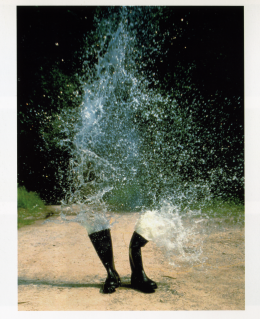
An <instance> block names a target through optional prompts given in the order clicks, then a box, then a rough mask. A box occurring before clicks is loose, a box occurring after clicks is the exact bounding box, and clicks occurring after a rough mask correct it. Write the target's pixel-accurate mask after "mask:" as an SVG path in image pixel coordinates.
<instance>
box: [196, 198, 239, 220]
mask: <svg viewBox="0 0 260 319" xmlns="http://www.w3.org/2000/svg"><path fill="white" fill-rule="evenodd" d="M202 214H205V215H208V216H209V217H212V218H215V219H222V220H223V221H225V222H226V223H233V224H240V225H243V224H244V221H245V205H244V203H242V202H241V201H238V200H234V199H230V200H225V201H222V200H220V199H215V200H213V201H212V202H211V203H210V204H208V205H207V206H205V207H204V208H203V209H202Z"/></svg>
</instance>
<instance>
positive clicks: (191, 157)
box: [61, 8, 216, 264]
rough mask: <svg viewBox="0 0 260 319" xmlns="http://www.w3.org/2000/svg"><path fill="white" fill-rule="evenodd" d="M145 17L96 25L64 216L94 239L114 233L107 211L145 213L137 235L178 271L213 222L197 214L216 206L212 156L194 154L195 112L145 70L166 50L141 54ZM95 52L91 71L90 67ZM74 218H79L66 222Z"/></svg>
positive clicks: (199, 138) (124, 13) (125, 16)
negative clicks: (139, 35)
mask: <svg viewBox="0 0 260 319" xmlns="http://www.w3.org/2000/svg"><path fill="white" fill-rule="evenodd" d="M149 10H150V9H149V8H147V9H144V8H122V9H120V10H118V11H117V12H113V11H111V12H110V13H109V14H108V17H107V18H105V17H102V16H101V17H99V18H96V25H97V30H96V32H95V36H96V41H95V44H94V45H93V46H92V47H90V48H89V50H88V52H86V61H85V64H84V65H85V70H86V77H85V78H83V79H82V83H83V85H84V90H85V97H84V102H83V104H82V105H81V106H80V112H79V113H80V116H79V119H78V121H77V123H76V125H74V127H73V133H72V132H69V133H70V136H72V138H68V139H64V140H62V141H61V143H63V144H66V143H69V145H70V147H71V160H70V167H69V173H70V183H69V185H70V188H69V189H68V190H67V195H66V198H65V199H64V200H63V201H62V215H61V216H62V220H63V221H69V222H71V221H74V222H79V223H80V224H82V225H83V226H84V227H85V228H86V229H87V231H88V233H89V234H91V233H93V232H96V231H99V230H102V229H106V228H109V227H111V221H110V215H111V214H112V213H111V211H116V210H119V209H121V210H127V209H128V210H132V211H140V218H139V220H138V221H137V223H136V231H137V232H138V233H140V234H141V235H143V237H145V238H146V239H148V240H153V241H154V242H155V243H156V244H158V246H160V247H162V249H163V250H164V251H165V252H166V254H167V255H168V257H169V258H170V262H171V263H172V264H176V260H177V259H178V258H180V259H182V260H185V261H188V262H194V261H199V258H200V255H201V252H202V242H203V231H202V230H203V227H202V224H203V223H204V222H205V221H207V219H208V216H202V214H201V208H202V207H203V205H205V203H207V202H209V201H210V200H211V199H212V192H211V189H212V185H215V183H216V182H215V176H216V170H211V171H209V172H206V173H205V172H204V171H203V170H202V169H201V167H203V163H204V162H206V161H207V158H206V156H202V157H200V156H198V154H197V152H196V150H197V149H198V145H199V146H200V148H201V149H202V144H203V140H204V139H205V136H207V132H204V133H205V134H197V131H199V130H198V128H197V126H196V123H195V122H194V118H193V114H192V113H190V112H189V113H188V111H186V110H185V108H180V107H179V105H178V104H177V102H176V100H175V99H174V98H172V95H171V96H165V95H164V96H163V95H162V94H161V93H160V91H159V90H158V89H157V88H156V84H157V82H156V81H154V80H153V76H152V74H150V75H149V74H147V73H145V72H143V69H142V68H143V66H142V65H141V64H140V63H139V57H140V55H142V54H146V53H147V52H148V51H149V50H150V51H151V50H153V51H156V50H159V49H160V44H157V45H156V44H155V43H153V45H152V46H151V45H150V44H148V45H143V46H142V47H141V48H140V47H138V44H137V41H136V30H137V27H138V19H137V17H139V18H140V16H142V14H144V13H145V14H146V15H147V14H149ZM151 28H152V27H151ZM144 32H145V30H144ZM147 36H148V37H149V35H147ZM150 37H151V36H150ZM150 40H151V41H152V38H151V39H150ZM93 54H94V55H95V58H96V65H95V68H93V67H92V65H91V64H90V62H89V59H88V57H89V56H91V55H92V56H93ZM148 62H149V63H153V61H151V60H150V59H149V61H148ZM148 62H147V63H148ZM64 123H65V124H64V127H63V130H64V132H65V131H66V130H67V128H66V121H64ZM208 153H209V152H208ZM205 154H206V153H205ZM205 176H206V177H205ZM70 212H74V213H75V212H76V213H77V215H76V217H75V218H73V219H71V218H70V219H68V218H67V215H68V213H70Z"/></svg>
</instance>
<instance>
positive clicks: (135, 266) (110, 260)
mask: <svg viewBox="0 0 260 319" xmlns="http://www.w3.org/2000/svg"><path fill="white" fill-rule="evenodd" d="M89 238H90V240H91V242H92V244H93V246H94V248H95V250H96V252H97V254H98V256H99V258H100V260H101V261H102V263H103V265H104V267H105V269H106V271H107V279H106V281H105V283H104V285H103V292H104V293H112V292H114V291H115V289H116V288H117V287H119V286H121V280H120V277H119V275H118V273H117V271H116V269H115V263H114V255H113V247H112V240H111V234H110V229H105V230H101V231H98V232H95V233H92V234H90V235H89ZM147 243H148V241H147V240H146V239H145V238H143V237H142V236H141V235H139V234H138V233H136V232H134V233H133V236H132V239H131V241H130V245H129V260H130V266H131V270H132V275H131V286H132V287H133V288H134V289H138V290H140V291H143V292H154V289H156V288H157V285H156V283H155V282H154V281H152V280H151V279H149V278H148V277H147V275H146V274H145V271H144V268H143V262H142V254H141V247H143V246H145V245H146V244H147Z"/></svg>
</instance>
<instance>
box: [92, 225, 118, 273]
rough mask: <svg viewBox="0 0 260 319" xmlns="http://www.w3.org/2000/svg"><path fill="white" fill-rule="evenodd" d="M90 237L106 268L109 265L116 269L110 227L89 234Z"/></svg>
mask: <svg viewBox="0 0 260 319" xmlns="http://www.w3.org/2000/svg"><path fill="white" fill-rule="evenodd" d="M89 238H90V240H91V242H92V244H93V246H94V248H95V250H96V252H97V254H98V257H99V258H100V260H101V261H102V263H103V265H104V266H105V268H106V269H107V268H108V267H109V268H113V269H114V257H113V246H112V239H111V233H110V229H105V230H101V231H98V232H95V233H92V234H90V235H89Z"/></svg>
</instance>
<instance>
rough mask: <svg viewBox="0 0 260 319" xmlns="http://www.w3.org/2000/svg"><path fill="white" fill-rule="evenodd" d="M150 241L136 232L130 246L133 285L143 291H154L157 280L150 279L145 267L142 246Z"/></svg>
mask: <svg viewBox="0 0 260 319" xmlns="http://www.w3.org/2000/svg"><path fill="white" fill-rule="evenodd" d="M147 243H148V240H146V239H145V238H144V237H142V236H141V235H139V234H138V233H136V232H134V233H133V236H132V239H131V241H130V246H129V260H130V266H131V269H132V275H131V286H132V287H133V288H135V289H138V290H140V291H143V292H154V289H156V288H157V284H156V282H154V281H153V280H151V279H149V278H148V277H147V275H146V273H145V271H144V268H143V261H142V254H141V247H144V246H145V245H146V244H147Z"/></svg>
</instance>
